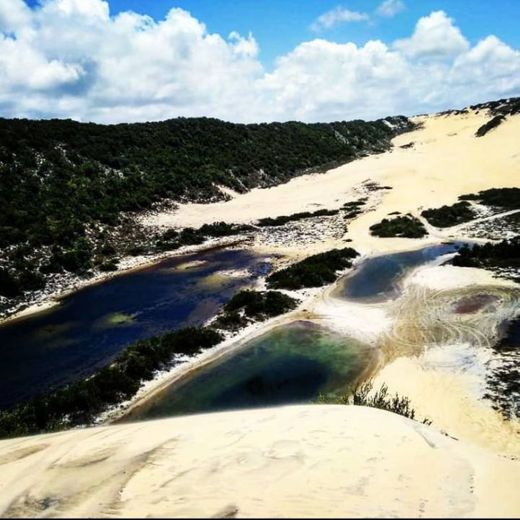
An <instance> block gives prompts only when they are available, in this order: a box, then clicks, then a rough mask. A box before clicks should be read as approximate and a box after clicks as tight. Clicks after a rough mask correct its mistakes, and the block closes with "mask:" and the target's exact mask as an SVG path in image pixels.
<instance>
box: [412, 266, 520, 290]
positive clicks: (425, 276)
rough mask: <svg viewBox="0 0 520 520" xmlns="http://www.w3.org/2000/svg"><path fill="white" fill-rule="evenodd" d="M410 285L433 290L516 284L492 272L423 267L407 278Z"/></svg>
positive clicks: (462, 268) (451, 267)
mask: <svg viewBox="0 0 520 520" xmlns="http://www.w3.org/2000/svg"><path fill="white" fill-rule="evenodd" d="M409 284H417V285H420V286H422V287H426V288H428V289H433V290H448V289H457V288H462V287H470V286H476V285H483V286H486V285H487V286H489V285H492V286H500V287H515V283H514V282H512V281H511V280H506V279H503V278H497V277H495V276H493V273H492V272H490V271H486V270H484V269H477V268H475V267H457V266H454V265H444V266H430V265H427V266H422V267H420V268H418V269H416V270H415V271H414V272H413V273H412V274H411V276H409V277H407V279H406V281H405V285H409ZM516 287H518V285H516Z"/></svg>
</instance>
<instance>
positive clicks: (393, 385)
mask: <svg viewBox="0 0 520 520" xmlns="http://www.w3.org/2000/svg"><path fill="white" fill-rule="evenodd" d="M460 350H461V349H460V348H458V345H442V346H439V347H436V348H435V349H432V350H427V351H426V352H425V353H424V354H423V355H421V356H419V357H417V358H413V357H401V358H398V359H396V360H394V361H392V362H391V363H390V364H388V365H386V366H385V367H384V368H383V369H382V370H381V371H380V372H379V373H378V374H377V376H376V377H375V378H374V388H379V387H380V386H381V385H382V384H383V383H385V384H386V385H387V386H388V388H389V391H390V392H391V393H394V392H397V393H398V394H399V395H401V396H407V397H409V398H410V401H411V404H412V407H413V408H414V409H415V410H416V412H417V416H418V417H420V418H425V417H427V418H429V419H430V420H432V421H433V426H435V427H436V428H439V429H440V430H443V431H446V432H448V433H449V434H450V435H453V436H455V437H456V438H459V439H462V440H464V441H466V442H471V443H474V444H477V445H480V446H484V447H486V448H488V449H490V450H493V451H494V452H496V453H500V454H504V455H513V456H515V457H517V459H518V457H520V421H518V420H511V421H506V420H504V419H503V418H502V416H501V415H500V414H499V413H498V412H497V411H495V410H493V409H492V408H491V406H489V403H484V402H482V401H481V400H480V399H478V398H477V396H475V390H476V389H477V388H478V387H479V385H481V384H482V376H481V375H479V374H478V373H476V371H472V370H462V369H461V366H460V359H453V358H454V356H457V355H460ZM451 362H453V363H454V365H455V366H454V369H453V370H451V369H450V363H451ZM475 365H476V366H475V369H476V370H478V368H479V364H477V363H475ZM518 464H519V465H520V463H518ZM519 497H520V495H519Z"/></svg>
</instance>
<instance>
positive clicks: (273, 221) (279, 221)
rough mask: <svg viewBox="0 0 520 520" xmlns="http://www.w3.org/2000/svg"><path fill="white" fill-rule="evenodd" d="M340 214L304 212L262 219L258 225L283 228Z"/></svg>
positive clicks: (326, 210) (324, 211) (318, 211)
mask: <svg viewBox="0 0 520 520" xmlns="http://www.w3.org/2000/svg"><path fill="white" fill-rule="evenodd" d="M338 213H339V209H319V210H317V211H312V212H311V211H302V212H300V213H293V214H292V215H282V216H280V217H275V218H271V217H266V218H261V219H260V220H259V221H258V225H259V226H260V227H267V226H283V225H285V224H287V222H294V221H297V220H304V219H306V218H314V217H329V216H331V215H337V214H338Z"/></svg>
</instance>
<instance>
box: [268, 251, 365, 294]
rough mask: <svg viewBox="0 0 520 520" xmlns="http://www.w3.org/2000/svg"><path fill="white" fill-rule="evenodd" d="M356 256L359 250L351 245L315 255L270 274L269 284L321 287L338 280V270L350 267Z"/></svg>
mask: <svg viewBox="0 0 520 520" xmlns="http://www.w3.org/2000/svg"><path fill="white" fill-rule="evenodd" d="M356 256H358V252H357V251H355V250H354V249H352V248H350V247H346V248H344V249H333V250H332V251H327V252H326V253H320V254H317V255H313V256H310V257H308V258H306V259H305V260H302V261H301V262H298V263H296V264H293V265H291V266H289V267H287V268H285V269H282V270H280V271H276V272H275V273H273V274H271V275H269V276H268V277H267V279H266V281H267V285H268V286H269V287H271V288H273V289H302V288H304V287H321V286H322V285H326V284H328V283H332V282H333V281H334V280H336V278H337V275H336V273H337V271H339V270H341V269H345V268H347V267H350V266H351V265H352V262H351V259H352V258H355V257H356Z"/></svg>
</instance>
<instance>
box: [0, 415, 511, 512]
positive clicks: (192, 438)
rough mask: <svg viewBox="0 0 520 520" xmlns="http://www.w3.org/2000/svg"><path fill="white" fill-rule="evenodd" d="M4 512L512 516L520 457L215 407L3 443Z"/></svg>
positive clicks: (417, 433)
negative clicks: (192, 413)
mask: <svg viewBox="0 0 520 520" xmlns="http://www.w3.org/2000/svg"><path fill="white" fill-rule="evenodd" d="M0 465H1V471H0V489H1V490H2V493H1V495H0V514H1V515H2V516H13V517H15V516H45V517H49V516H69V517H70V516H107V517H114V516H118V517H144V516H146V517H193V516H198V517H211V516H220V517H222V516H239V517H271V516H273V517H283V516H296V517H349V516H356V517H360V516H362V517H367V516H369V517H370V516H374V517H390V516H392V517H393V516H419V515H420V516H430V517H431V516H434V517H435V516H441V517H451V516H456V517H457V516H518V515H519V514H520V496H519V495H518V488H517V484H518V482H519V479H520V466H519V465H518V464H517V463H514V462H512V461H509V460H507V459H504V458H499V457H497V456H495V455H492V454H490V453H487V452H484V451H481V450H479V449H477V448H474V447H471V446H469V445H466V444H465V443H463V442H457V441H455V440H453V439H451V438H449V437H446V436H444V435H441V434H440V433H438V432H437V431H435V430H434V429H432V428H431V427H427V426H424V425H421V424H419V423H416V422H413V421H410V420H408V419H405V418H403V417H400V416H397V415H394V414H390V413H388V412H383V411H380V410H375V409H370V408H362V407H351V406H330V405H328V406H327V405H322V406H318V405H308V406H291V407H279V408H270V409H261V410H249V411H240V412H225V413H217V414H209V415H198V416H191V417H180V418H172V419H162V420H158V421H149V422H146V423H134V424H128V425H121V426H111V427H104V428H92V429H87V430H73V431H69V432H64V433H59V434H51V435H38V436H34V437H28V438H22V439H14V440H7V441H1V442H0Z"/></svg>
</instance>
